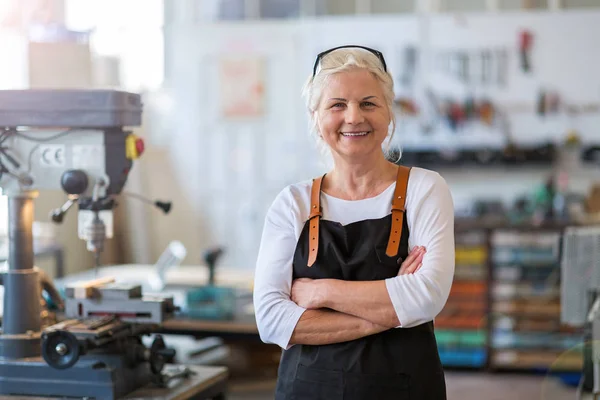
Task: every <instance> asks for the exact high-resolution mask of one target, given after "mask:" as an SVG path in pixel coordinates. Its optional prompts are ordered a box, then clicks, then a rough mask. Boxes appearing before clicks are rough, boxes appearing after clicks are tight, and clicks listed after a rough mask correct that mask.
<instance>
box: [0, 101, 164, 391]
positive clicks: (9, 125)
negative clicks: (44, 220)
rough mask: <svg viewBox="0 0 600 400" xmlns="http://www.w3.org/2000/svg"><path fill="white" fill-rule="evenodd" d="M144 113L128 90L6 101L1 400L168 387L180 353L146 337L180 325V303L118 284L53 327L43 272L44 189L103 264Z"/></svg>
mask: <svg viewBox="0 0 600 400" xmlns="http://www.w3.org/2000/svg"><path fill="white" fill-rule="evenodd" d="M141 112H142V104H141V99H140V96H139V95H136V94H131V93H126V92H119V91H112V90H22V91H0V187H1V188H2V190H3V194H5V195H7V196H8V207H9V218H8V221H9V227H8V232H9V258H8V270H7V271H5V272H4V273H3V274H2V275H1V276H2V284H3V285H4V314H3V321H2V332H1V333H0V395H36V396H48V397H51V396H52V397H53V396H61V397H65V396H66V397H80V398H81V397H86V398H95V399H99V400H113V399H115V398H120V397H122V396H125V395H127V394H128V393H131V392H132V391H134V390H136V389H137V388H139V387H141V386H144V385H146V384H148V382H152V381H154V382H157V383H159V384H160V383H164V381H165V377H164V375H162V374H161V370H162V367H163V365H164V363H165V361H166V360H167V359H168V358H169V357H171V356H173V354H172V352H171V351H170V350H169V349H167V348H166V346H165V344H164V342H163V341H162V339H161V338H160V337H158V338H157V339H155V342H154V343H153V345H152V347H151V348H146V347H144V345H143V344H142V341H141V339H140V336H141V335H145V334H149V333H151V332H152V330H153V328H154V327H156V326H157V325H158V324H160V323H161V322H162V321H163V320H164V319H165V318H169V317H170V316H171V315H172V312H173V311H174V307H173V303H172V299H171V298H152V299H146V298H143V296H141V289H140V288H136V287H133V288H132V287H128V288H124V287H119V285H117V284H115V283H110V282H108V283H107V282H105V283H104V284H102V285H98V286H96V287H91V289H93V290H91V291H88V290H84V292H83V295H82V294H81V293H79V294H78V292H77V288H76V289H74V292H73V293H70V294H69V293H67V299H66V302H65V303H66V308H65V311H66V316H67V317H68V318H73V319H71V320H68V321H63V322H61V323H59V324H57V325H54V326H51V327H43V326H42V324H41V321H40V311H41V310H40V298H39V293H40V279H39V274H38V271H37V269H36V268H34V253H33V237H32V224H33V215H34V214H33V205H34V203H33V200H34V198H35V197H36V196H37V194H38V191H39V190H56V189H60V190H63V191H64V192H65V193H66V194H67V196H68V199H69V200H68V201H67V203H65V205H64V206H63V207H61V208H60V209H58V210H57V211H55V212H54V213H53V216H52V218H53V220H55V221H56V222H60V221H61V220H62V218H63V216H64V213H65V212H66V211H67V210H68V209H69V208H70V207H71V206H72V205H74V204H77V206H78V208H79V212H78V222H79V229H78V231H79V237H80V238H82V239H84V240H86V241H87V248H88V250H90V251H92V252H93V253H94V255H95V257H96V265H97V264H98V263H99V261H98V260H99V255H100V252H101V251H102V249H103V243H104V239H105V238H106V237H110V236H111V235H112V232H111V231H112V210H113V208H114V207H115V196H116V195H118V194H119V193H121V191H122V189H123V186H124V185H125V183H126V181H127V176H128V174H129V171H130V169H131V167H132V164H133V160H134V159H135V158H137V157H138V156H139V155H140V154H141V152H142V151H143V142H142V141H141V140H140V139H139V138H137V137H136V136H134V135H132V134H131V133H129V132H127V131H126V130H124V127H131V126H139V125H140V124H141ZM163 205H164V204H163ZM165 208H168V207H166V206H165ZM165 211H167V210H165ZM86 289H90V288H89V287H88V288H86ZM140 308H141V309H142V311H140ZM124 310H126V311H127V312H124ZM128 317H129V320H128Z"/></svg>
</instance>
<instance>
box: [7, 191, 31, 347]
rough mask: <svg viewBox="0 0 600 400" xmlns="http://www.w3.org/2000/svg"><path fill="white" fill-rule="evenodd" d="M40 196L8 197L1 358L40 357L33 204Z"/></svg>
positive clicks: (27, 193) (16, 195)
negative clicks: (6, 262) (6, 266)
mask: <svg viewBox="0 0 600 400" xmlns="http://www.w3.org/2000/svg"><path fill="white" fill-rule="evenodd" d="M36 195H37V192H35V191H31V192H22V193H8V214H9V218H8V221H9V222H8V234H9V254H8V271H7V272H5V273H4V275H3V278H2V279H3V283H4V315H3V319H2V334H1V335H0V357H1V358H5V359H6V358H8V359H18V358H27V357H37V356H40V354H41V353H40V334H41V333H40V330H41V320H40V299H39V296H37V294H38V293H39V292H40V282H39V277H38V273H37V271H36V270H35V269H34V268H33V233H32V228H33V200H34V198H35V197H36Z"/></svg>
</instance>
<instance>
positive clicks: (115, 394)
mask: <svg viewBox="0 0 600 400" xmlns="http://www.w3.org/2000/svg"><path fill="white" fill-rule="evenodd" d="M150 376H151V373H150V371H149V369H148V366H147V364H146V363H143V364H139V365H137V366H136V367H134V368H128V367H127V366H125V365H123V363H122V360H121V359H120V357H118V356H105V357H101V356H100V357H99V356H98V355H95V356H94V359H93V360H86V359H85V357H82V359H81V360H80V361H79V362H78V363H77V364H76V365H74V366H73V367H71V368H68V369H55V368H52V367H50V366H49V365H48V364H47V363H46V362H45V361H44V360H43V359H42V358H33V359H31V358H30V359H20V360H0V394H5V395H29V396H50V397H51V396H60V397H79V398H81V397H91V398H94V399H97V400H114V399H116V398H119V397H123V396H125V395H127V394H128V393H130V392H132V391H134V390H136V389H139V388H140V387H143V386H145V385H147V384H148V383H149V382H150Z"/></svg>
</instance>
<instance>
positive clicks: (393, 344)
mask: <svg viewBox="0 0 600 400" xmlns="http://www.w3.org/2000/svg"><path fill="white" fill-rule="evenodd" d="M392 82H393V81H392V78H391V75H390V74H389V73H388V71H387V66H386V64H385V60H384V58H383V55H382V54H381V53H380V52H378V51H377V50H373V49H368V48H364V47H361V46H343V47H341V48H335V49H331V50H328V51H325V52H323V53H321V54H319V56H318V57H317V60H316V62H315V67H314V69H313V74H312V76H311V77H310V78H309V80H308V82H307V83H306V85H305V88H304V95H305V98H306V102H307V108H308V112H309V114H310V117H311V121H312V122H311V128H312V130H313V133H314V135H315V137H316V139H317V140H318V141H319V142H320V143H321V144H322V145H323V146H324V147H325V148H326V149H327V150H328V152H330V154H331V156H332V159H333V168H332V169H331V170H330V171H329V172H327V173H326V174H325V175H324V176H321V177H318V178H316V179H313V180H309V181H304V182H300V183H297V184H293V185H290V186H288V187H286V188H285V189H284V190H283V191H282V192H281V193H280V194H279V196H277V198H276V199H275V201H274V202H273V204H272V205H271V208H270V209H269V211H268V213H267V216H266V220H265V226H264V230H263V236H262V240H261V247H260V250H259V256H258V260H257V264H256V274H255V290H254V305H255V310H256V321H257V324H258V329H259V333H260V336H261V338H262V340H263V341H265V342H268V343H276V344H278V345H279V346H281V347H282V348H283V349H284V351H283V356H282V358H281V364H280V368H279V376H278V381H277V389H276V399H297V400H302V399H328V400H336V399H342V398H343V399H350V400H353V399H356V400H358V399H367V398H375V399H380V400H386V399H390V400H391V399H400V400H401V399H420V400H428V399H430V400H443V399H445V398H446V387H445V380H444V373H443V370H442V366H441V362H440V359H439V355H438V352H437V344H436V341H435V336H434V330H433V319H434V318H435V316H436V315H437V314H438V313H439V312H440V310H441V309H442V308H443V306H444V304H445V302H446V299H447V297H448V294H449V291H450V286H451V283H452V276H453V274H454V207H453V203H452V198H451V196H450V192H449V190H448V187H447V185H446V182H445V181H444V180H443V179H442V178H441V177H440V175H438V174H437V173H435V172H432V171H427V170H425V169H421V168H406V167H398V166H397V165H396V164H394V163H391V162H389V161H388V160H387V159H386V156H385V152H384V148H385V147H386V142H388V143H389V139H390V138H391V135H392V134H393V131H394V117H393V113H392V99H393V93H394V91H393V83H392Z"/></svg>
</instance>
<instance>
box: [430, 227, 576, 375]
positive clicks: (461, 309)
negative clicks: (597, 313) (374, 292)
mask: <svg viewBox="0 0 600 400" xmlns="http://www.w3.org/2000/svg"><path fill="white" fill-rule="evenodd" d="M565 228H566V225H563V224H546V225H543V226H540V227H533V226H530V225H522V226H512V225H510V224H506V223H493V224H486V223H479V222H466V221H457V223H456V232H455V242H456V268H455V276H454V282H453V285H452V290H451V292H450V296H449V298H448V302H447V303H446V306H445V307H444V309H443V310H442V312H441V313H440V314H439V316H438V317H437V318H436V320H435V326H436V338H437V341H438V349H439V353H440V357H441V359H442V363H443V364H444V366H445V367H469V368H476V369H488V370H515V371H516V370H519V371H548V372H576V371H581V369H582V367H583V354H582V351H581V349H582V346H581V344H582V343H583V332H582V330H581V329H575V328H569V327H566V326H565V325H563V324H561V321H560V306H561V305H560V276H561V273H560V259H561V245H562V232H563V231H564V229H565Z"/></svg>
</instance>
